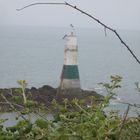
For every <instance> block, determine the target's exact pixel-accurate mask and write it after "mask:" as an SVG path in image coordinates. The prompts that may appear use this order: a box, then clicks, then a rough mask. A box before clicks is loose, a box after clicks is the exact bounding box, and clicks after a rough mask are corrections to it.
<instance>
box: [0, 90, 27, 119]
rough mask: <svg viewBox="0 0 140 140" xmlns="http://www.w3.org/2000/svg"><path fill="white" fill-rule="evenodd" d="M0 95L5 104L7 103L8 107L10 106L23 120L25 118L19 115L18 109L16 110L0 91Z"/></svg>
mask: <svg viewBox="0 0 140 140" xmlns="http://www.w3.org/2000/svg"><path fill="white" fill-rule="evenodd" d="M0 95H1V97H2V98H3V99H4V100H5V102H6V103H7V104H9V105H10V107H11V108H12V109H13V110H14V111H15V112H17V114H18V115H19V116H21V117H22V118H23V119H24V120H27V119H26V118H25V117H24V116H23V115H21V113H20V111H18V110H16V109H15V107H14V106H13V104H12V103H10V102H9V101H8V100H7V99H6V97H5V96H4V95H3V94H2V93H1V94H0Z"/></svg>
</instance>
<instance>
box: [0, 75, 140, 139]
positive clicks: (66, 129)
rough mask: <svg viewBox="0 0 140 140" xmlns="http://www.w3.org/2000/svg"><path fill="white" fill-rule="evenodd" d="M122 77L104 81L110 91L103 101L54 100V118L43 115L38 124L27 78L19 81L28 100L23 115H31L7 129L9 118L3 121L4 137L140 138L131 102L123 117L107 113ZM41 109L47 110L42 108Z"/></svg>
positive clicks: (1, 135) (138, 121) (0, 132)
mask: <svg viewBox="0 0 140 140" xmlns="http://www.w3.org/2000/svg"><path fill="white" fill-rule="evenodd" d="M121 80H122V78H121V77H120V76H118V75H116V76H111V82H110V83H100V84H101V85H102V86H104V87H105V89H106V91H107V93H108V94H107V95H106V96H105V97H104V99H103V100H102V101H101V102H100V103H99V104H95V100H96V99H95V97H91V99H90V102H89V103H88V105H87V103H85V101H84V100H78V99H74V100H72V101H69V100H68V99H64V100H63V102H62V104H58V103H57V102H56V101H55V100H53V102H52V104H53V106H54V110H55V112H54V114H53V116H54V118H52V120H46V119H45V118H44V117H43V116H40V119H37V120H36V121H35V122H34V123H33V122H32V121H31V116H30V114H31V113H32V112H34V111H35V110H36V108H35V105H36V103H35V102H33V101H31V100H28V99H27V97H26V96H25V95H24V93H25V87H26V86H27V83H26V81H24V82H22V81H19V82H18V83H19V85H20V88H21V93H22V94H23V103H24V109H23V110H22V111H20V114H19V116H22V117H23V116H24V114H26V115H27V116H28V117H26V118H25V117H23V120H19V121H18V123H17V124H16V125H15V126H12V127H7V128H4V127H3V122H4V121H6V120H0V140H25V139H26V140H140V133H139V132H140V116H138V117H135V118H129V117H127V114H128V111H129V104H128V108H127V110H126V113H125V115H124V117H123V118H121V117H120V116H119V115H118V114H117V113H115V111H110V112H109V113H105V112H104V109H105V108H106V107H107V106H109V101H110V99H111V98H112V97H113V95H115V93H114V91H115V89H118V88H120V87H121V86H120V82H121ZM137 88H139V84H137ZM1 94H2V93H1ZM25 99H26V101H25ZM17 103H18V98H17ZM40 110H41V111H43V112H45V110H44V109H43V108H42V107H40ZM45 113H46V112H45ZM17 119H18V118H17Z"/></svg>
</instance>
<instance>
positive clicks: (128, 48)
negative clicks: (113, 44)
mask: <svg viewBox="0 0 140 140" xmlns="http://www.w3.org/2000/svg"><path fill="white" fill-rule="evenodd" d="M43 4H50V5H66V6H68V7H71V8H73V9H75V10H77V11H79V12H81V13H82V14H84V15H86V16H88V17H90V18H91V19H93V20H94V21H96V22H97V23H98V24H100V25H101V26H103V27H104V29H108V30H110V31H112V32H113V33H114V34H115V35H116V36H117V38H118V39H119V40H120V42H121V43H122V44H123V45H124V46H125V47H126V48H127V50H128V51H129V53H130V54H131V55H132V56H133V58H134V59H135V60H136V61H137V63H138V64H140V60H139V59H138V58H137V56H136V55H135V54H134V53H133V51H132V50H131V49H130V47H129V46H128V45H127V44H126V43H125V42H124V41H123V39H122V38H121V36H120V35H119V34H118V33H117V31H116V30H115V29H113V28H111V27H109V26H107V25H106V24H104V23H103V22H101V21H100V20H99V19H97V18H95V17H94V16H92V15H91V14H88V13H87V12H85V11H83V10H81V9H79V8H77V7H76V6H75V5H71V4H69V3H67V2H65V3H33V4H30V5H27V6H25V7H23V8H21V9H17V10H18V11H20V10H23V9H25V8H28V7H31V6H34V5H43Z"/></svg>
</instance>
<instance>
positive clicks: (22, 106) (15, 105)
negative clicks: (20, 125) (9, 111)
mask: <svg viewBox="0 0 140 140" xmlns="http://www.w3.org/2000/svg"><path fill="white" fill-rule="evenodd" d="M0 104H8V105H10V104H12V105H14V106H17V107H20V108H24V107H23V106H22V105H18V104H16V103H7V102H0Z"/></svg>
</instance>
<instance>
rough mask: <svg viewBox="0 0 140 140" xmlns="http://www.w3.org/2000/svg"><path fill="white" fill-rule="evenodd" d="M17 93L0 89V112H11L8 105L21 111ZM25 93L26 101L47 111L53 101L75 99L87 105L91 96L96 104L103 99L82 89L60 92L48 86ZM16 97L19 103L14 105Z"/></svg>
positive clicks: (17, 89)
mask: <svg viewBox="0 0 140 140" xmlns="http://www.w3.org/2000/svg"><path fill="white" fill-rule="evenodd" d="M19 91H20V89H19V88H10V89H6V88H4V89H0V112H7V111H12V109H11V106H10V103H11V104H12V105H14V107H16V109H21V106H22V105H23V100H22V94H21V93H19ZM25 91H26V92H25V94H26V97H27V99H29V100H33V101H35V102H36V103H37V104H38V105H41V104H43V105H44V106H45V107H46V108H47V109H48V110H51V107H52V101H53V100H54V99H55V100H56V102H58V103H60V104H61V103H62V101H63V100H64V99H65V98H67V99H68V100H69V101H70V100H73V99H75V98H77V99H84V100H85V101H86V103H87V104H89V103H90V101H91V97H92V96H93V97H95V99H96V102H99V101H100V100H102V98H103V96H102V95H99V94H98V93H96V92H95V91H88V90H82V89H69V90H60V89H59V88H53V87H51V86H48V85H44V86H42V87H40V88H36V87H32V88H26V89H25ZM2 95H3V96H2ZM18 97H21V101H20V102H19V103H18V104H17V103H15V98H18Z"/></svg>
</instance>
